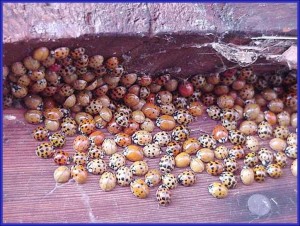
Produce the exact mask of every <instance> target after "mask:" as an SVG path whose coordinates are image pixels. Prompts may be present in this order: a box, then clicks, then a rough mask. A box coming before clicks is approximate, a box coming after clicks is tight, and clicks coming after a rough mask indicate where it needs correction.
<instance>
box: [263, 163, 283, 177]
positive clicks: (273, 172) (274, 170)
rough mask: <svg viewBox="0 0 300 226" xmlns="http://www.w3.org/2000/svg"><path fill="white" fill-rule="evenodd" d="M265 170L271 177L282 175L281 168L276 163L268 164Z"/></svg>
mask: <svg viewBox="0 0 300 226" xmlns="http://www.w3.org/2000/svg"><path fill="white" fill-rule="evenodd" d="M266 170H267V173H268V175H269V176H270V177H272V178H279V177H281V175H282V169H281V167H280V166H279V165H278V164H270V165H268V166H267V169H266Z"/></svg>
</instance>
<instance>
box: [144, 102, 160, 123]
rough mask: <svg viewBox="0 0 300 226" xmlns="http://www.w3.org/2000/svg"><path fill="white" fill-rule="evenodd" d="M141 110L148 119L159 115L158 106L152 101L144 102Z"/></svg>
mask: <svg viewBox="0 0 300 226" xmlns="http://www.w3.org/2000/svg"><path fill="white" fill-rule="evenodd" d="M142 112H143V113H144V115H145V116H146V117H147V118H149V119H157V118H158V116H159V115H160V108H159V107H158V106H157V105H155V104H153V103H146V104H144V106H143V107H142Z"/></svg>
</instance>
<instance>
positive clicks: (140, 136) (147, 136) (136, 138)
mask: <svg viewBox="0 0 300 226" xmlns="http://www.w3.org/2000/svg"><path fill="white" fill-rule="evenodd" d="M132 141H133V143H135V144H138V145H141V146H145V145H147V144H150V143H151V142H152V135H151V133H149V132H147V131H145V130H139V131H136V132H135V133H134V134H133V135H132Z"/></svg>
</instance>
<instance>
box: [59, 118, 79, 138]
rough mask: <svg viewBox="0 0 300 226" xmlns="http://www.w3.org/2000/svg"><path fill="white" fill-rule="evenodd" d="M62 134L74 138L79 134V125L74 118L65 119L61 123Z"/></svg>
mask: <svg viewBox="0 0 300 226" xmlns="http://www.w3.org/2000/svg"><path fill="white" fill-rule="evenodd" d="M61 132H62V133H63V134H64V135H66V136H73V135H75V134H76V132H77V124H76V121H75V120H74V119H73V118H70V117H66V118H63V120H62V123H61Z"/></svg>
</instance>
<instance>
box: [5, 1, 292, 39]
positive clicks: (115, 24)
mask: <svg viewBox="0 0 300 226" xmlns="http://www.w3.org/2000/svg"><path fill="white" fill-rule="evenodd" d="M3 14H4V18H3V19H4V23H3V33H4V37H3V38H4V42H5V43H8V42H16V41H22V40H30V39H35V38H38V39H43V40H49V39H59V38H77V37H79V36H82V35H85V34H116V33H117V34H140V35H141V36H150V37H151V36H154V35H157V34H160V33H170V32H171V33H174V32H175V33H178V32H201V33H203V32H204V33H205V32H215V33H223V32H228V31H246V32H254V33H255V32H257V33H262V34H279V33H283V34H284V33H291V32H294V34H296V33H295V30H296V28H297V5H296V4H295V3H215V4H212V3H4V7H3Z"/></svg>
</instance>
